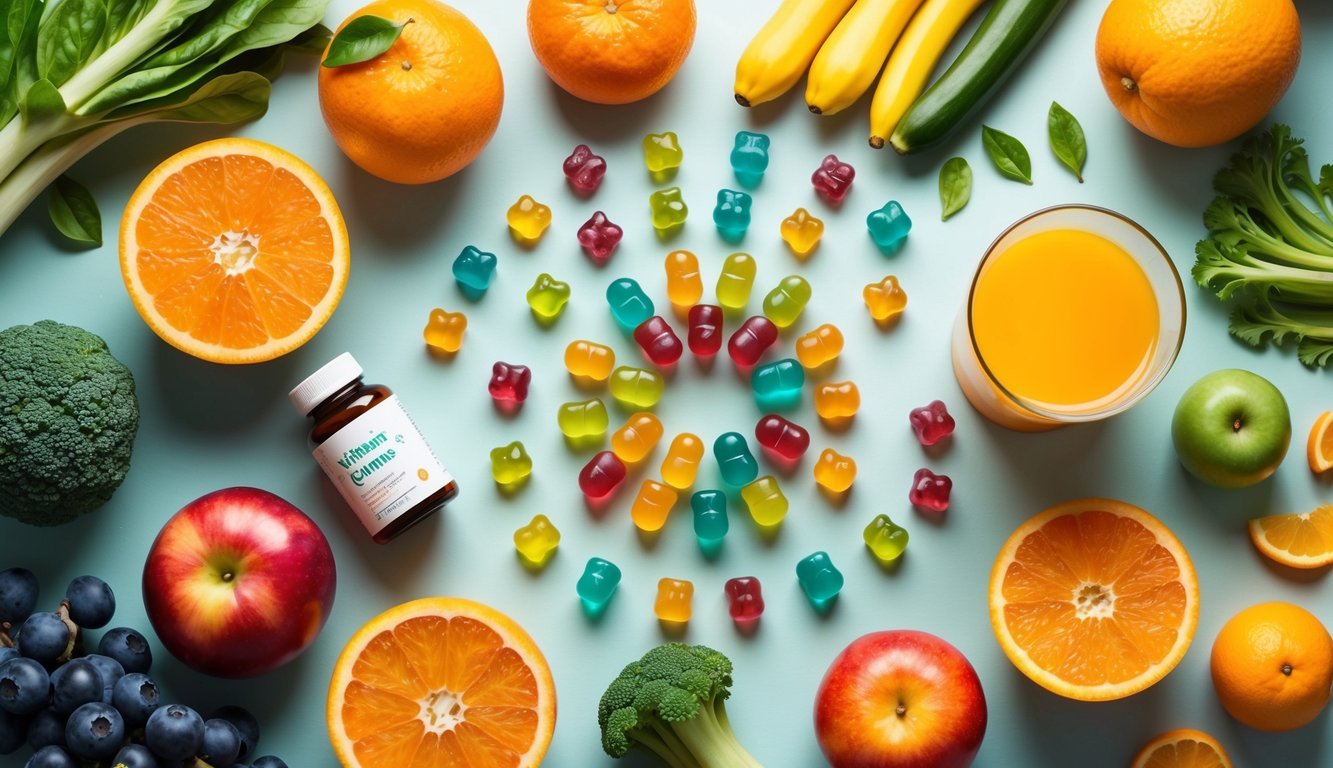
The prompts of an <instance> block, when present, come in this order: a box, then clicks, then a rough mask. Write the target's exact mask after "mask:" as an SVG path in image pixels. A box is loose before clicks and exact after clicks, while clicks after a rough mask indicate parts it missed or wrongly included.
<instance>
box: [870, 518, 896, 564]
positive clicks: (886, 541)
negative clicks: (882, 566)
mask: <svg viewBox="0 0 1333 768" xmlns="http://www.w3.org/2000/svg"><path fill="white" fill-rule="evenodd" d="M861 538H862V539H863V540H864V541H865V543H866V548H867V549H869V550H870V553H871V554H873V555H874V556H875V559H876V560H878V561H880V562H881V563H891V562H893V561H894V560H897V559H898V558H899V557H900V556H901V555H902V553H903V552H904V551H906V550H907V529H906V528H903V527H902V526H900V525H897V524H895V523H894V522H893V521H892V520H890V519H889V516H888V515H875V519H874V520H871V521H870V524H869V525H867V526H866V528H865V531H864V532H863V533H862V534H861Z"/></svg>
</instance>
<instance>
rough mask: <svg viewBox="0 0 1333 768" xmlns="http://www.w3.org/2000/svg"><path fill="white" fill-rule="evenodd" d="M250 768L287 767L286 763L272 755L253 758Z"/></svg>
mask: <svg viewBox="0 0 1333 768" xmlns="http://www.w3.org/2000/svg"><path fill="white" fill-rule="evenodd" d="M252 768H287V764H286V763H284V762H283V761H282V760H280V759H279V758H276V757H274V756H273V755H264V756H263V757H257V758H255V761H254V763H253V764H252Z"/></svg>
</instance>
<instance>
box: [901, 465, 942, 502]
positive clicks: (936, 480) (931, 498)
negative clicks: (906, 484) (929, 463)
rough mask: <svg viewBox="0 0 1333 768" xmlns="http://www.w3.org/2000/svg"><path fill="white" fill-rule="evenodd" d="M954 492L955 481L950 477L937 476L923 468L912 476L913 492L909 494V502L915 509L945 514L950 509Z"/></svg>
mask: <svg viewBox="0 0 1333 768" xmlns="http://www.w3.org/2000/svg"><path fill="white" fill-rule="evenodd" d="M952 491H953V480H950V479H949V476H948V475H937V474H935V473H934V472H931V471H930V470H929V469H926V468H925V467H922V468H921V469H918V470H917V471H916V474H915V475H912V490H910V491H908V492H907V500H908V501H909V502H911V503H912V506H914V507H920V508H921V509H925V510H929V511H931V512H944V511H945V510H947V509H948V508H949V494H950V493H951V492H952Z"/></svg>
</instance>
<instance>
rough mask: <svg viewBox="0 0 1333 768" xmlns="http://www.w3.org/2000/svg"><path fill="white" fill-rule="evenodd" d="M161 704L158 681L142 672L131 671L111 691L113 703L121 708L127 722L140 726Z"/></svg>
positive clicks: (127, 723)
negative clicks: (155, 681)
mask: <svg viewBox="0 0 1333 768" xmlns="http://www.w3.org/2000/svg"><path fill="white" fill-rule="evenodd" d="M160 704H161V700H160V698H159V697H158V692H157V683H154V682H153V680H152V678H150V677H149V676H148V675H145V674H143V673H142V672H131V673H129V674H128V675H125V676H124V677H122V678H120V680H117V681H116V687H115V689H114V690H112V692H111V705H112V706H114V707H115V708H116V709H118V710H120V714H121V715H122V716H123V717H124V718H125V724H126V725H128V726H130V727H131V728H139V727H141V726H142V725H143V724H144V723H147V722H148V718H149V717H150V716H152V714H153V712H154V711H155V710H156V709H157V708H158V706H159V705H160Z"/></svg>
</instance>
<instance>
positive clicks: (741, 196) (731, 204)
mask: <svg viewBox="0 0 1333 768" xmlns="http://www.w3.org/2000/svg"><path fill="white" fill-rule="evenodd" d="M752 202H753V201H752V200H751V198H750V196H749V195H747V194H745V193H744V192H737V191H735V190H733V189H722V190H718V193H717V207H716V208H714V209H713V223H714V224H716V225H717V231H718V234H720V235H722V239H723V240H726V241H727V242H728V243H739V242H740V241H741V240H742V239H743V238H744V237H745V230H747V229H749V228H750V204H751V203H752Z"/></svg>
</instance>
